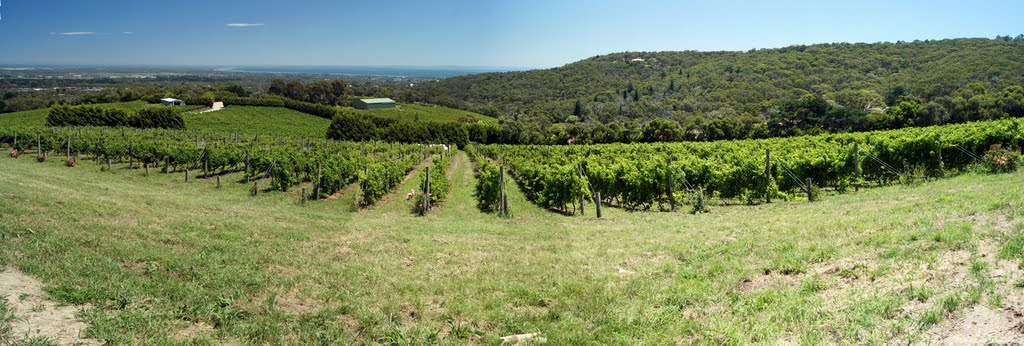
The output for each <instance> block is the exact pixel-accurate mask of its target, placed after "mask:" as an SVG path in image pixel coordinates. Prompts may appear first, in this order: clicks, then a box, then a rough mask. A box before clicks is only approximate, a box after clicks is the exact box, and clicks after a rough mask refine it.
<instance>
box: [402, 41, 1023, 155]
mask: <svg viewBox="0 0 1024 346" xmlns="http://www.w3.org/2000/svg"><path fill="white" fill-rule="evenodd" d="M1022 84H1024V35H1021V36H1017V37H1016V38H1011V37H1009V36H1007V37H998V38H996V39H994V40H993V39H951V40H939V41H915V42H897V43H870V44H869V43H856V44H847V43H840V44H818V45H810V46H791V47H786V48H781V49H759V50H751V51H747V52H696V51H685V52H657V53H653V52H639V53H616V54H609V55H603V56H597V57H593V58H590V59H586V60H583V61H579V62H576V63H572V64H569V65H566V66H563V67H559V68H552V69H546V70H534V71H526V72H508V73H486V74H480V75H471V76H463V77H453V78H447V79H443V80H440V81H437V82H432V83H421V84H417V85H415V86H411V87H408V88H405V89H403V90H398V91H397V93H396V94H397V95H396V96H397V97H399V98H401V99H403V100H404V101H421V102H429V103H434V104H440V105H444V106H448V107H453V108H461V109H466V110H471V111H475V112H478V113H482V114H486V115H492V116H503V117H505V119H506V122H509V123H515V124H514V125H507V126H506V127H509V126H511V127H520V128H514V129H506V131H511V132H518V133H521V136H522V137H523V138H521V141H522V142H532V143H537V142H574V141H575V142H595V143H596V142H617V141H618V142H621V141H636V140H640V141H658V140H712V139H727V138H756V137H767V136H786V135H793V134H802V133H815V132H821V131H832V132H846V131H861V130H876V129H888V128H899V127H907V126H926V125H933V124H942V123H955V122H964V121H970V120H981V119H993V118H1001V117H1007V116H1022V115H1024V109H1022V108H1021V105H1022V104H1024V89H1021V88H1020V86H1021V85H1022ZM887 107H888V108H887ZM655 118H667V119H670V120H675V121H670V122H655V128H648V129H645V126H646V125H648V124H650V122H651V120H652V119H655ZM676 125H678V126H676ZM645 132H649V133H645Z"/></svg>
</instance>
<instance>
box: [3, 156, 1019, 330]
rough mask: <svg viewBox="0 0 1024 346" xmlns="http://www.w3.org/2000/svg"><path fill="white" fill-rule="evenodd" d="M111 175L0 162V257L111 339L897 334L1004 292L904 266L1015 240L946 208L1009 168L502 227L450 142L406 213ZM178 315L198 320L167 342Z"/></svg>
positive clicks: (986, 203)
mask: <svg viewBox="0 0 1024 346" xmlns="http://www.w3.org/2000/svg"><path fill="white" fill-rule="evenodd" d="M123 167H124V166H123V165H122V166H121V169H115V170H114V171H113V172H101V171H100V169H99V167H98V166H94V165H93V164H92V163H90V162H84V163H83V164H82V165H81V166H79V167H76V168H67V167H64V166H62V165H61V164H60V163H58V162H47V163H42V164H40V163H36V162H35V161H34V160H27V159H24V158H23V159H17V160H15V159H11V158H6V157H4V158H0V216H2V218H0V220H3V221H2V222H0V239H2V240H3V241H0V265H8V266H13V267H16V268H19V269H21V270H23V271H25V272H27V273H29V274H32V275H35V276H38V277H40V278H41V279H42V280H43V281H44V282H45V283H46V284H47V291H48V293H49V294H50V295H51V296H53V297H55V299H58V300H60V301H61V302H64V303H70V304H86V303H88V304H91V305H92V306H93V307H94V308H93V309H91V310H89V311H88V313H87V314H86V316H85V318H86V320H87V321H88V322H89V323H90V324H91V325H92V328H91V329H89V331H88V333H89V335H90V336H93V337H95V338H98V339H101V340H109V341H111V342H113V343H115V344H136V343H160V342H171V341H189V338H194V340H192V341H197V342H203V341H207V342H232V341H234V342H244V343H293V344H337V343H435V342H438V343H498V342H499V340H498V338H499V337H500V336H504V335H511V334H519V333H529V332H540V333H543V334H544V336H545V337H547V339H548V340H549V342H551V343H553V344H580V343H594V344H671V343H677V342H679V343H702V344H722V343H727V344H743V343H778V342H798V343H807V344H817V343H867V344H874V343H885V342H890V341H894V340H895V341H899V340H908V341H913V340H919V338H920V337H921V335H922V333H925V332H927V330H928V329H929V328H930V327H932V326H934V325H935V324H937V323H941V321H942V320H944V319H946V318H947V316H952V315H954V314H956V313H957V312H958V311H959V310H962V309H964V308H965V307H967V306H970V305H971V304H975V303H977V302H978V301H981V297H982V296H990V297H991V296H993V295H996V294H998V293H999V292H1000V291H999V290H1002V289H1005V288H1006V287H1003V286H1012V284H1013V283H1007V284H1006V285H996V284H995V283H994V282H995V281H993V280H992V279H991V278H988V277H986V275H985V274H986V273H987V269H986V268H985V267H984V266H981V265H977V266H975V265H968V266H963V267H962V268H959V270H961V271H962V272H963V273H964V274H963V276H964V277H965V278H966V279H963V281H957V280H954V279H952V278H947V279H943V281H938V282H936V281H929V280H925V278H928V277H932V276H936V275H953V274H952V273H943V272H940V271H939V268H940V267H941V266H942V265H943V263H944V262H943V260H942V259H943V256H945V255H947V254H949V253H952V252H954V251H967V252H970V253H972V254H973V255H975V256H976V255H978V254H977V252H978V251H979V250H978V246H977V244H978V243H979V242H980V241H981V240H983V239H991V240H997V241H998V240H1000V239H1006V238H1008V237H1009V235H1010V234H1013V232H1019V230H1018V229H1016V227H1017V226H1013V228H1012V229H1003V228H1000V227H996V226H994V225H991V224H988V223H982V222H970V221H965V220H967V219H966V218H967V217H968V216H977V215H987V216H990V217H995V216H997V215H1000V216H1003V217H1005V218H1007V219H1009V220H1015V219H1017V218H1018V217H1019V216H1020V215H1021V213H1022V209H1021V207H1020V202H1019V201H1021V200H1024V199H1022V198H1024V190H1022V189H1021V187H1020V186H1021V183H1022V182H1024V174H1008V175H974V174H967V175H964V176H960V177H956V178H951V179H946V180H939V181H935V182H930V183H926V184H921V185H918V186H913V187H908V186H893V187H884V188H877V189H869V190H863V191H862V192H860V193H858V194H847V195H834V196H828V197H827V198H826V199H825V200H823V201H820V202H815V203H806V202H800V203H775V204H770V205H758V206H730V207H715V208H714V210H712V212H711V213H708V214H701V215H690V214H686V213H684V212H678V213H659V212H627V211H622V210H618V209H613V208H606V209H605V219H603V220H596V219H594V218H593V217H592V214H591V215H588V216H587V217H565V216H561V215H558V214H554V213H550V212H547V211H544V210H541V209H539V208H537V207H535V206H533V205H531V204H529V203H528V202H527V201H526V200H525V198H524V197H523V195H522V194H521V193H520V192H519V191H517V190H516V189H514V188H513V189H512V190H511V191H510V203H511V205H512V213H513V218H511V219H510V220H504V219H500V218H498V217H496V216H494V215H490V214H483V213H480V212H479V211H478V209H477V208H475V201H474V200H473V197H472V195H471V193H472V189H473V186H474V183H475V181H474V178H473V175H472V171H471V166H470V163H469V162H468V159H467V158H466V157H465V155H464V154H461V153H460V154H458V156H456V157H455V159H454V160H453V163H452V169H451V173H450V175H451V177H452V184H451V185H452V187H451V197H450V199H449V201H447V202H446V203H445V204H444V205H443V206H442V208H441V209H440V210H439V211H437V212H433V213H431V214H428V215H427V216H426V217H418V216H415V215H414V214H413V213H412V212H411V208H410V207H409V206H408V205H407V204H406V203H407V202H406V201H405V200H404V199H403V198H401V197H400V196H399V195H397V194H396V195H395V196H391V197H389V198H388V199H386V200H385V202H384V204H383V205H381V206H378V207H374V208H371V209H368V210H362V211H353V210H352V208H351V201H348V202H346V201H345V199H344V198H343V199H341V200H336V201H327V202H324V201H317V202H313V201H310V202H306V203H305V204H300V203H299V199H298V193H299V192H298V191H299V189H293V190H292V192H289V193H274V192H272V193H262V194H260V195H259V196H257V197H250V196H249V195H248V194H247V191H248V186H243V185H242V184H233V183H229V184H226V185H225V187H224V188H222V189H215V188H214V185H213V184H214V183H213V182H212V181H202V180H199V181H193V182H191V183H184V182H183V179H182V176H181V175H164V174H157V175H154V176H151V177H144V176H143V174H142V173H141V172H139V171H129V170H125V169H123ZM410 176H416V174H415V173H414V174H412V175H410ZM226 178H227V179H226V180H225V182H230V181H233V180H232V179H233V178H232V177H226ZM413 180H414V179H407V181H406V182H404V183H403V185H402V186H401V187H400V188H399V191H402V192H403V193H404V192H405V191H408V190H409V189H411V188H414V187H415V186H417V185H418V182H416V181H413ZM684 209H685V208H684ZM965 225H966V226H965ZM1000 243H1002V242H1001V241H1000ZM1011 252H1012V251H1007V252H1006V254H1009V253H1011ZM1004 256H1005V255H1004ZM830 267H834V270H822V268H830ZM972 268H973V269H972ZM765 278H768V279H771V280H774V281H771V280H769V283H767V284H764V285H760V286H750V284H745V282H758V280H761V279H765ZM982 281H984V282H982ZM914 282H923V284H922V283H919V284H916V285H915V284H913V283H914ZM748 286H749V287H748ZM1010 288H1012V287H1010ZM1013 289H1015V288H1013ZM913 304H924V305H925V308H923V309H908V308H907V307H908V306H911V305H913ZM200 322H201V323H202V324H204V325H209V326H212V327H213V328H212V329H210V330H209V331H208V332H207V333H200V334H197V335H194V336H191V337H189V338H185V339H181V338H182V337H180V336H179V337H175V334H176V333H177V332H179V331H180V330H183V329H185V328H188V327H189V326H193V325H195V324H196V323H200Z"/></svg>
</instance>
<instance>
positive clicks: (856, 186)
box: [853, 142, 861, 192]
mask: <svg viewBox="0 0 1024 346" xmlns="http://www.w3.org/2000/svg"><path fill="white" fill-rule="evenodd" d="M860 169H861V168H860V144H859V143H856V142H854V143H853V179H854V180H853V192H860V179H861V178H860V175H861V170H860Z"/></svg>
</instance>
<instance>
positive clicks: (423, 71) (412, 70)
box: [217, 66, 525, 78]
mask: <svg viewBox="0 0 1024 346" xmlns="http://www.w3.org/2000/svg"><path fill="white" fill-rule="evenodd" d="M522 70H525V69H523V68H506V67H456V66H453V67H448V66H440V67H401V66H245V67H226V68H219V69H217V71H223V72H252V73H288V74H325V75H340V76H363V77H405V78H447V77H455V76H463V75H470V74H478V73H487V72H508V71H522Z"/></svg>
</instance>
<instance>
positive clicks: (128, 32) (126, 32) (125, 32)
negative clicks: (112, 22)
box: [122, 31, 134, 35]
mask: <svg viewBox="0 0 1024 346" xmlns="http://www.w3.org/2000/svg"><path fill="white" fill-rule="evenodd" d="M122 34H125V35H131V34H134V32H131V31H124V32H122Z"/></svg>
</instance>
